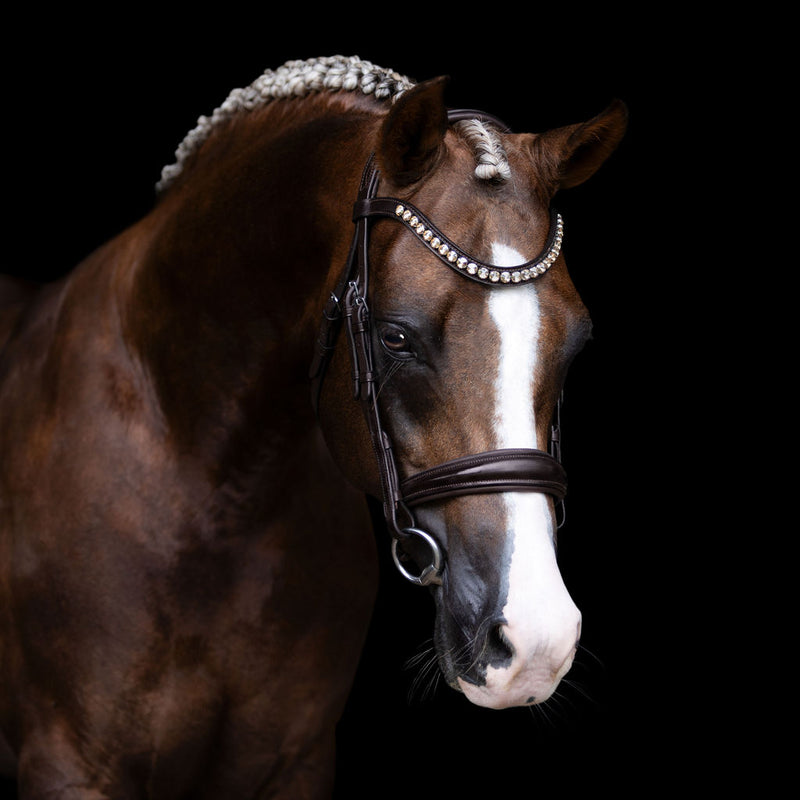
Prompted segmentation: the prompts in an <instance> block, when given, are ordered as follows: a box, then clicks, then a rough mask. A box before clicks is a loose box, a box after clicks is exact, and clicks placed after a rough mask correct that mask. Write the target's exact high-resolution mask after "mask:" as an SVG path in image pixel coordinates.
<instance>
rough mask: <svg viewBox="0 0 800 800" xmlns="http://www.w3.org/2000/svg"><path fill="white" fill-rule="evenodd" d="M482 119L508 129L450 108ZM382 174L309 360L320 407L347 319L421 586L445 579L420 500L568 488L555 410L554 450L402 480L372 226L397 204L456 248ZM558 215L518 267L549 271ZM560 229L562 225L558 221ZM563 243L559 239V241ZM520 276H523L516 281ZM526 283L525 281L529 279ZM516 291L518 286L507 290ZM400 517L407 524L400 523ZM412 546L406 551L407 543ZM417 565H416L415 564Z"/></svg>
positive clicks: (388, 505) (388, 487) (499, 454)
mask: <svg viewBox="0 0 800 800" xmlns="http://www.w3.org/2000/svg"><path fill="white" fill-rule="evenodd" d="M476 118H477V119H481V120H487V121H490V122H491V123H492V124H494V125H496V126H498V127H499V128H500V129H501V130H507V128H506V127H505V126H504V125H503V123H501V122H499V121H498V120H496V119H495V118H493V117H491V116H489V115H486V114H483V113H482V112H477V111H472V110H466V109H465V110H453V111H450V112H448V119H449V121H450V122H454V121H456V120H462V119H476ZM378 183H379V172H378V170H377V168H376V167H375V165H374V163H373V158H372V157H370V159H369V160H368V162H367V165H366V167H365V168H364V172H363V174H362V178H361V184H360V187H359V193H358V198H357V200H356V203H355V206H354V210H353V221H354V223H355V235H354V236H353V241H352V244H351V246H350V252H349V255H348V258H347V262H346V264H345V266H344V269H343V271H342V273H341V275H340V277H339V280H338V282H337V285H336V288H335V289H334V291H333V292H332V293H331V295H330V298H329V300H328V302H327V304H326V306H325V309H324V311H323V315H322V325H321V328H320V334H319V337H318V341H317V350H316V353H315V357H314V361H313V363H312V365H311V370H310V377H311V380H312V401H313V404H314V408H315V411H318V407H319V399H320V394H321V391H322V381H323V379H324V376H325V371H326V367H327V364H328V362H329V360H330V358H331V356H332V354H333V350H334V348H335V347H336V341H337V338H338V334H339V331H340V329H341V326H342V322H344V323H345V327H346V330H347V338H348V342H349V344H350V355H351V360H352V367H353V372H352V374H353V394H354V397H355V399H357V400H360V402H361V407H362V410H363V413H364V417H365V419H366V422H367V427H368V429H369V433H370V438H371V441H372V447H373V449H374V451H375V456H376V459H377V463H378V471H379V473H380V478H381V487H382V494H383V513H384V516H385V518H386V523H387V526H388V530H389V533H390V535H391V537H392V556H393V558H394V561H395V564H396V565H397V568H398V569H399V570H400V572H401V573H402V574H403V576H404V577H406V578H407V579H408V580H410V581H411V582H412V583H415V584H419V585H429V584H441V575H442V571H443V569H444V554H443V553H442V549H441V547H440V545H439V543H438V542H437V541H436V539H435V538H434V537H433V536H432V535H431V534H429V533H428V532H426V531H424V530H422V529H421V528H418V527H416V525H415V521H414V515H413V512H412V509H414V508H415V507H416V506H418V505H421V504H422V503H430V502H434V501H436V500H442V499H444V498H450V497H457V496H461V495H471V494H481V493H487V492H508V491H528V492H531V491H532V492H541V493H544V494H548V495H550V496H551V497H553V498H554V499H555V500H556V501H559V502H563V499H564V496H565V495H566V491H567V480H566V473H565V472H564V469H563V467H562V466H561V463H560V447H559V422H558V417H559V410H557V412H556V417H555V421H554V424H553V425H552V427H551V441H550V449H551V452H550V453H546V452H544V451H542V450H536V449H531V448H520V449H506V450H490V451H487V452H484V453H478V454H476V455H470V456H465V457H462V458H458V459H455V460H453V461H448V462H446V463H444V464H439V465H437V466H434V467H431V468H430V469H426V470H423V471H422V472H418V473H416V474H415V475H412V476H410V477H409V478H407V479H405V480H402V481H401V480H400V477H399V473H398V469H397V462H396V460H395V456H394V450H393V447H392V442H391V439H390V438H389V436H388V435H387V433H386V430H385V429H384V426H383V424H382V421H381V413H380V409H379V406H378V385H379V382H378V375H377V373H376V365H375V359H374V354H373V347H372V327H371V318H370V311H369V304H368V298H369V259H368V249H369V231H370V223H371V222H372V221H373V220H374V219H376V218H394V219H402V218H401V217H400V216H399V215H398V206H402V207H403V209H404V210H410V211H411V213H412V214H413V216H414V218H415V219H422V220H424V224H425V225H426V226H427V229H428V230H430V231H431V232H432V236H433V237H434V238H436V239H437V241H438V242H440V243H441V242H443V243H447V246H446V247H445V251H444V252H445V253H448V252H449V251H450V250H451V249H452V250H454V251H456V252H460V251H457V250H456V249H455V246H453V245H452V243H450V241H449V240H448V239H447V238H446V237H445V236H444V235H443V234H441V232H440V231H439V230H438V229H436V228H435V226H433V225H432V224H431V223H430V222H429V221H428V220H427V219H425V217H424V216H423V215H422V214H421V212H419V211H418V210H417V209H416V208H414V207H413V206H411V205H410V204H408V203H404V202H403V201H399V200H396V199H393V198H387V197H377V188H378ZM555 220H556V215H555V214H553V222H551V232H550V237H549V238H548V243H547V245H546V246H545V250H544V251H543V254H542V255H541V256H539V257H537V258H536V259H532V260H531V261H529V262H527V264H525V265H521V267H520V268H515V270H517V269H523V268H525V269H529V270H530V272H529V275H530V277H537V275H538V274H541V273H540V272H537V273H534V270H535V269H537V268H538V269H540V270H541V272H544V269H545V268H542V267H541V266H539V265H541V264H542V263H543V261H544V254H545V253H547V252H549V251H551V250H552V245H553V236H554V227H555V226H554V224H553V223H554V222H555ZM558 220H559V227H560V218H558ZM559 243H560V239H559ZM436 254H437V255H439V256H440V257H442V258H443V260H445V261H447V262H448V263H449V264H450V265H452V266H453V268H454V269H461V272H462V274H463V275H464V276H465V277H474V278H475V279H476V280H479V279H480V278H479V276H478V270H479V269H483V270H484V271H485V273H486V274H488V272H489V271H491V270H493V269H496V268H493V267H492V266H491V265H482V264H481V262H475V261H474V260H470V262H469V263H470V267H473V266H475V267H476V271H475V273H472V272H467V271H466V270H465V269H464V268H462V267H457V266H455V259H454V258H453V257H452V256H451V257H450V259H449V260H448V259H447V256H446V255H444V256H443V255H442V252H441V251H439V250H437V251H436ZM486 280H493V281H496V287H497V288H496V289H495V288H492V289H490V290H492V291H494V290H497V291H503V290H504V289H502V288H500V287H502V286H504V285H509V284H511V283H512V281H511V280H510V279H509V280H508V281H507V283H505V284H504V283H502V282H501V281H500V279H499V278H495V277H494V275H493V276H492V278H486V279H484V280H483V282H486ZM514 280H515V281H516V280H520V279H518V278H516V277H515V278H514ZM526 280H527V278H526ZM505 290H508V291H513V289H505ZM401 518H402V519H403V521H404V522H406V523H407V524H405V525H404V524H402V522H401ZM404 544H405V545H406V547H405V549H404V547H403V545H404ZM410 549H413V550H415V552H416V551H419V550H421V549H427V551H428V552H429V554H430V556H429V563H428V564H427V565H425V566H424V567H423V568H422V569H421V570H419V572H412V571H411V570H410V569H409V567H410V564H411V561H412V559H411V557H410V556H409V554H408V551H409V550H410ZM417 566H418V565H417Z"/></svg>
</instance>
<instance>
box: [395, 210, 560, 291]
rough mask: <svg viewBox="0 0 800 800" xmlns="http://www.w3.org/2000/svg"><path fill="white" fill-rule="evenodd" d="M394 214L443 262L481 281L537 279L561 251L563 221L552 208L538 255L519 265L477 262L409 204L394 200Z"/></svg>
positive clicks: (517, 281)
mask: <svg viewBox="0 0 800 800" xmlns="http://www.w3.org/2000/svg"><path fill="white" fill-rule="evenodd" d="M392 202H394V201H392ZM394 216H395V217H396V218H397V219H398V220H400V221H401V222H403V223H404V224H405V225H406V226H407V227H408V228H409V229H410V230H412V231H413V232H414V233H415V234H416V235H417V237H418V238H419V240H420V241H421V242H422V243H423V244H425V245H426V246H427V247H428V248H429V249H430V250H431V251H432V252H433V253H435V254H436V255H437V256H438V257H439V258H440V259H441V260H442V261H444V263H445V264H447V265H448V266H449V267H452V268H453V269H454V270H456V272H460V273H461V274H462V275H465V276H467V277H469V278H472V279H473V280H476V281H479V282H481V283H493V284H515V283H525V282H526V281H530V280H532V279H534V278H538V277H539V276H540V275H543V274H544V273H545V272H547V270H548V269H550V267H551V266H552V265H553V264H554V263H555V261H556V259H557V258H558V255H559V253H560V252H561V242H562V240H563V238H564V221H563V219H562V218H561V215H560V214H559V213H558V212H557V211H552V212H551V214H550V233H549V235H548V237H547V243H546V244H545V248H544V251H543V252H542V253H541V255H539V256H537V257H536V258H534V259H532V260H531V261H526V262H525V263H524V264H520V265H519V266H518V267H498V266H495V265H493V264H485V263H483V262H481V261H477V260H476V259H472V258H470V257H469V256H467V255H465V254H464V253H462V252H461V251H460V250H459V248H458V247H456V246H455V245H454V244H453V243H452V242H451V241H450V240H449V239H448V238H447V237H446V236H444V235H443V234H442V233H441V232H440V231H439V230H438V229H437V228H436V227H435V226H434V225H433V224H431V222H430V221H429V220H427V219H426V218H425V216H424V215H423V214H422V213H421V212H420V211H419V210H418V209H416V208H414V206H412V205H411V204H410V203H401V202H396V204H395V206H394Z"/></svg>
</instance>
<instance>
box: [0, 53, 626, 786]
mask: <svg viewBox="0 0 800 800" xmlns="http://www.w3.org/2000/svg"><path fill="white" fill-rule="evenodd" d="M445 83H446V81H445V80H443V79H435V80H431V81H428V82H424V83H418V84H417V83H413V82H411V81H409V80H408V79H406V78H403V77H402V76H400V75H397V74H396V73H393V72H391V71H389V70H383V69H381V68H378V67H375V66H373V65H371V64H369V63H367V62H363V61H360V60H358V59H357V58H333V59H315V60H312V61H307V62H291V63H289V64H287V65H285V66H284V67H282V68H281V69H279V70H275V71H267V72H266V73H264V75H263V76H261V77H260V78H259V79H258V80H257V81H256V82H255V83H254V84H253V85H251V86H250V87H247V89H244V90H236V91H234V92H233V93H232V94H231V95H230V97H229V98H228V99H227V100H226V102H225V103H224V104H223V105H222V106H221V107H220V108H219V109H217V111H216V112H215V113H214V115H213V116H211V117H208V118H206V117H201V119H200V121H199V123H198V126H197V128H196V129H195V130H193V131H192V132H191V133H190V134H189V135H188V136H187V138H186V140H185V141H184V142H183V143H182V144H181V147H180V148H179V150H178V153H177V160H176V163H175V164H174V165H172V166H170V167H168V168H166V169H165V170H164V173H163V177H162V181H161V184H160V186H159V197H158V201H157V203H156V204H155V207H154V208H153V210H152V211H151V212H150V213H149V214H148V215H147V216H145V217H144V218H143V219H142V220H141V221H139V222H138V223H137V224H135V225H133V226H132V227H130V228H129V229H128V230H126V231H124V232H123V233H121V234H120V235H119V236H118V237H116V238H115V239H114V240H113V241H111V242H110V243H108V244H106V245H104V246H103V247H101V248H100V249H98V250H97V251H96V252H94V253H93V254H92V255H90V256H89V257H88V258H87V259H86V260H85V261H84V262H83V263H81V264H80V265H79V266H78V267H77V268H75V269H74V270H73V271H72V272H71V274H69V275H68V276H67V277H66V278H64V279H63V280H60V281H58V282H55V283H52V284H48V285H45V286H42V287H29V286H25V285H23V284H21V283H18V282H12V281H11V280H10V279H8V280H4V281H2V282H0V305H1V306H2V308H0V311H1V312H2V313H0V424H1V426H2V427H0V453H1V454H2V458H1V459H0V569H1V570H2V573H0V574H1V580H0V675H1V676H2V686H3V692H2V696H1V697H0V728H1V729H2V732H3V737H4V739H5V741H3V740H2V738H0V754H1V755H0V761H3V762H4V766H5V767H6V768H7V769H8V770H10V771H11V772H12V773H13V774H14V775H16V776H17V781H18V786H19V793H20V797H22V798H28V799H32V798H44V797H47V798H112V799H113V800H122V799H123V798H145V797H147V798H180V797H192V798H195V799H197V798H215V799H218V798H226V800H229V799H230V798H263V797H268V796H269V797H282V798H292V800H297V798H311V797H325V796H327V795H328V794H329V792H330V791H331V785H332V781H333V776H332V773H333V761H334V732H335V726H336V723H337V720H338V718H339V716H340V714H341V712H342V709H343V706H344V703H345V700H346V698H347V695H348V691H349V689H350V686H351V682H352V680H353V677H354V673H355V670H356V665H357V662H358V660H359V655H360V650H361V647H362V645H363V641H364V637H365V634H366V629H367V625H368V622H369V619H370V614H371V609H372V605H373V601H374V596H375V591H376V583H377V556H376V550H375V547H376V543H375V538H374V536H373V532H372V525H371V522H370V517H369V514H368V509H367V505H366V503H365V494H369V495H373V496H375V497H377V498H380V499H381V500H382V501H383V504H384V511H385V512H386V515H387V520H388V530H389V533H390V534H391V541H393V542H394V545H393V548H394V553H395V556H396V558H397V563H398V566H400V567H401V569H402V571H403V572H404V574H406V576H407V577H409V578H410V579H411V580H413V581H414V582H416V583H422V584H426V585H427V586H428V587H429V591H430V592H431V593H432V595H433V599H434V602H435V609H436V618H435V641H436V647H437V651H438V657H439V661H440V665H441V669H442V671H443V674H444V676H445V678H446V680H447V682H448V683H449V684H450V685H451V686H453V687H454V688H456V689H457V690H459V691H462V692H463V693H464V694H465V695H466V697H467V698H468V699H469V700H471V701H473V702H475V703H478V704H481V705H484V706H490V707H494V708H503V707H508V706H516V705H525V704H533V703H539V702H542V701H544V700H546V699H547V697H548V696H549V695H550V694H551V693H552V692H553V690H554V688H555V686H556V684H557V683H558V681H559V680H560V679H561V678H562V676H563V675H564V674H565V673H566V671H567V670H568V669H569V667H570V664H571V661H572V658H573V654H574V652H575V647H576V644H577V641H578V637H579V634H580V625H581V618H580V614H579V612H578V609H577V608H576V607H575V605H574V604H573V602H572V600H571V599H570V596H569V594H568V593H567V591H566V589H565V587H564V584H563V581H562V579H561V577H560V574H559V571H558V568H557V565H556V556H555V529H556V505H557V502H558V500H559V499H560V498H561V497H562V496H563V493H564V488H565V483H564V476H563V472H562V471H561V468H560V466H559V465H558V463H557V462H556V460H555V459H553V458H552V456H551V455H548V454H547V452H546V451H547V448H548V441H549V438H550V422H551V418H552V417H553V414H554V411H555V410H556V407H557V401H558V398H559V396H560V392H561V387H562V383H563V381H564V377H565V373H566V371H567V367H568V365H569V363H570V361H571V360H572V358H573V356H574V355H575V354H576V353H577V352H578V350H579V349H580V348H581V346H582V344H583V343H584V341H585V340H586V338H587V336H588V334H589V330H590V321H589V316H588V314H587V312H586V309H585V308H584V306H583V305H582V303H581V300H580V299H579V297H578V294H577V293H576V290H575V288H574V286H573V284H572V283H571V281H570V278H569V276H568V274H567V270H566V266H565V263H564V257H563V253H562V252H561V240H562V224H563V223H562V220H561V219H560V217H558V215H556V214H555V213H552V212H551V210H550V202H551V199H552V198H553V196H554V194H555V193H556V192H557V191H558V190H559V189H565V188H568V187H571V186H575V185H576V184H578V183H580V182H582V181H584V180H585V179H587V178H588V177H589V176H590V175H592V173H593V172H594V171H595V170H596V169H597V168H598V167H599V166H600V164H601V163H602V162H603V161H604V160H605V159H606V158H607V157H608V155H609V154H610V153H611V151H612V150H613V149H614V148H615V147H616V145H617V143H618V142H619V140H620V138H621V137H622V134H623V131H624V128H625V122H626V112H625V108H624V106H623V105H622V104H621V103H614V104H612V105H611V106H610V107H609V108H608V109H607V110H606V111H605V112H603V113H601V114H600V115H599V116H597V117H596V118H594V119H592V120H590V121H588V122H586V123H583V124H576V125H572V126H569V127H564V128H560V129H556V130H552V131H549V132H546V133H542V134H537V135H534V134H512V133H510V132H508V131H507V130H505V128H504V127H503V126H502V124H500V123H499V122H498V121H496V120H494V119H493V118H490V117H488V116H485V115H481V114H479V113H477V112H476V113H474V114H473V113H466V114H464V113H458V114H454V113H449V112H448V110H447V108H446V107H445V104H444V100H443V95H444V86H445ZM365 167H366V169H365ZM354 204H355V205H354ZM354 208H355V211H354ZM354 219H355V223H354ZM367 281H369V283H368V286H367ZM345 295H346V296H345ZM320 319H322V325H321V326H320ZM320 332H321V333H320ZM309 364H313V365H314V366H313V368H312V371H311V372H312V374H311V378H312V380H311V381H310V380H309ZM310 387H311V391H310ZM354 395H356V396H358V398H359V401H360V402H356V401H354ZM309 398H311V400H309ZM464 487H466V489H465V488H464ZM389 542H390V539H387V542H386V546H388V545H389ZM380 546H384V544H383V542H381V543H380ZM429 562H430V563H429Z"/></svg>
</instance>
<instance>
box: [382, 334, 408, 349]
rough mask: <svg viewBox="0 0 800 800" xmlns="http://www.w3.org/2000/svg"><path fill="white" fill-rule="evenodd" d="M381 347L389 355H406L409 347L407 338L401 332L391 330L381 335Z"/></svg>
mask: <svg viewBox="0 0 800 800" xmlns="http://www.w3.org/2000/svg"><path fill="white" fill-rule="evenodd" d="M381 341H382V342H383V346H384V347H385V348H386V349H387V350H388V351H389V352H391V353H407V352H408V347H409V341H408V336H406V335H405V333H403V331H400V330H397V329H396V328H395V329H392V330H386V331H383V333H382V334H381Z"/></svg>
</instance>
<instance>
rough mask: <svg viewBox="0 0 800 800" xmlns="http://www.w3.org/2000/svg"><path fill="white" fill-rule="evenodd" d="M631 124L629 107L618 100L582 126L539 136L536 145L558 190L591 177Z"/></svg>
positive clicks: (565, 128) (569, 126)
mask: <svg viewBox="0 0 800 800" xmlns="http://www.w3.org/2000/svg"><path fill="white" fill-rule="evenodd" d="M627 126H628V109H627V106H626V105H625V104H624V103H623V102H622V101H621V100H615V101H614V102H613V103H611V105H609V106H608V108H606V110H605V111H603V112H602V113H601V114H598V115H597V116H596V117H594V118H592V119H590V120H589V121H588V122H583V123H580V124H578V125H568V126H566V127H564V128H556V129H554V130H552V131H548V132H547V133H543V134H541V135H540V136H539V137H537V140H536V147H537V149H538V151H539V153H540V156H543V158H544V161H545V164H547V165H549V166H550V171H551V172H555V173H556V174H555V175H553V179H554V182H555V184H556V186H555V189H556V191H557V190H558V189H569V188H571V187H573V186H578V185H579V184H581V183H583V182H584V181H585V180H587V179H589V178H591V176H592V175H594V173H595V172H597V170H598V169H599V168H600V166H601V165H602V164H603V162H604V161H605V160H606V159H607V158H608V157H609V156H610V155H611V154H612V153H613V152H614V150H615V149H616V147H617V145H618V144H619V143H620V141H621V139H622V137H623V135H624V134H625V129H626V128H627Z"/></svg>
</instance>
